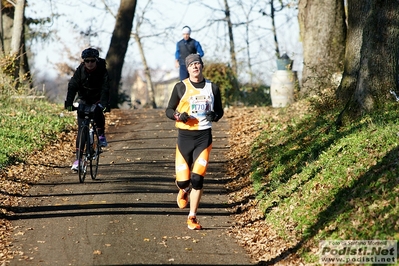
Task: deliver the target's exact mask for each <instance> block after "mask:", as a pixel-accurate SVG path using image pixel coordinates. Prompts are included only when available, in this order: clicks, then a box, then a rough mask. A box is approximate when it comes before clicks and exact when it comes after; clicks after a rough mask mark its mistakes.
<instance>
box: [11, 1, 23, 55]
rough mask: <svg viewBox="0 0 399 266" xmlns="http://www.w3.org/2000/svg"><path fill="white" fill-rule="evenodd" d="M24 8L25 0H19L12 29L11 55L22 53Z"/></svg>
mask: <svg viewBox="0 0 399 266" xmlns="http://www.w3.org/2000/svg"><path fill="white" fill-rule="evenodd" d="M24 10H25V0H17V3H16V5H15V13H14V25H13V29H12V39H11V50H10V54H11V55H17V56H18V55H20V53H21V38H22V33H23V29H24Z"/></svg>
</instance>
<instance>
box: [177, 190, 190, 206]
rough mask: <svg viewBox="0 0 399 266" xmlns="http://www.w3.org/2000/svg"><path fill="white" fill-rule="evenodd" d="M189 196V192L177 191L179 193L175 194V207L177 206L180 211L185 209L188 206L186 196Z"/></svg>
mask: <svg viewBox="0 0 399 266" xmlns="http://www.w3.org/2000/svg"><path fill="white" fill-rule="evenodd" d="M189 194H190V190H189V191H188V192H186V191H184V190H183V189H180V190H179V193H178V194H177V199H176V201H177V206H179V208H180V209H184V208H186V206H187V204H188V195H189Z"/></svg>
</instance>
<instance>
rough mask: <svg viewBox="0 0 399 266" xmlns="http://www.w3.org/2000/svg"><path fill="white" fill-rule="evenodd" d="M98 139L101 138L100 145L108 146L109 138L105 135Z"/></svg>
mask: <svg viewBox="0 0 399 266" xmlns="http://www.w3.org/2000/svg"><path fill="white" fill-rule="evenodd" d="M98 139H99V140H100V146H101V147H107V146H108V142H107V139H106V138H105V135H101V136H99V137H98Z"/></svg>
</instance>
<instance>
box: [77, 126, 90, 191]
mask: <svg viewBox="0 0 399 266" xmlns="http://www.w3.org/2000/svg"><path fill="white" fill-rule="evenodd" d="M88 136H89V127H88V126H83V127H82V129H81V131H80V136H79V152H78V160H79V166H78V175H79V182H80V183H83V182H84V181H85V178H86V172H87V160H88V158H87V155H88V154H89V152H88V151H89V149H90V147H89V142H88V141H87V140H88Z"/></svg>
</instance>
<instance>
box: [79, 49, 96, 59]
mask: <svg viewBox="0 0 399 266" xmlns="http://www.w3.org/2000/svg"><path fill="white" fill-rule="evenodd" d="M99 56H100V53H99V52H98V50H97V49H94V48H87V49H85V50H83V52H82V59H85V58H89V57H90V58H98V57H99Z"/></svg>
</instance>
